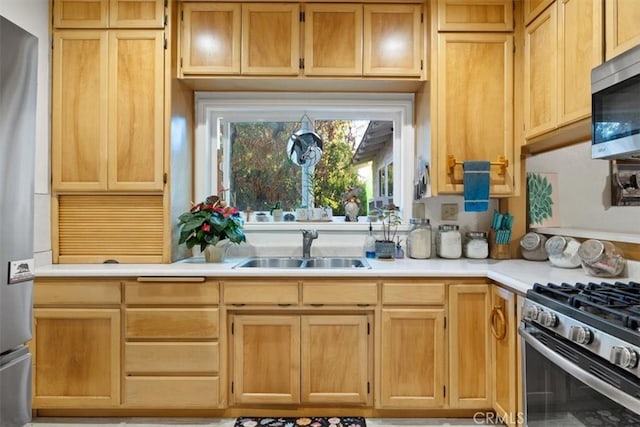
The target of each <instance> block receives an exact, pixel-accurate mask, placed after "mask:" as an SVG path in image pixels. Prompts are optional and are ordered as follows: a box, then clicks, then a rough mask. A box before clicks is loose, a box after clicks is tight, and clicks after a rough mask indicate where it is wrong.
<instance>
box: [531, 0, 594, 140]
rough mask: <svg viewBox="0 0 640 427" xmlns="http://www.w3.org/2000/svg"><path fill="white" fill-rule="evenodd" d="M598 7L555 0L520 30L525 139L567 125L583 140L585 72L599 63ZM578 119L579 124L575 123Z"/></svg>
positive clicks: (587, 97)
mask: <svg viewBox="0 0 640 427" xmlns="http://www.w3.org/2000/svg"><path fill="white" fill-rule="evenodd" d="M601 34H602V3H601V2H600V1H592V2H591V1H589V2H585V1H582V0H559V1H556V2H555V3H553V4H552V5H551V6H549V7H548V8H547V9H545V10H544V11H543V12H542V13H541V14H540V15H538V17H537V18H536V19H535V20H533V21H532V22H531V23H530V24H529V25H527V27H526V29H525V57H524V124H525V137H526V138H527V139H530V138H533V137H536V136H539V135H541V134H544V133H547V132H550V131H554V130H556V129H558V128H562V127H565V126H568V125H572V127H571V128H569V129H568V130H569V131H570V132H571V134H570V136H569V137H570V138H573V139H579V138H581V137H582V138H588V137H589V136H590V127H589V123H588V122H589V120H588V118H589V117H590V116H591V69H592V68H593V67H595V66H597V65H599V64H600V63H602V36H601ZM580 120H582V123H581V124H576V122H578V121H580Z"/></svg>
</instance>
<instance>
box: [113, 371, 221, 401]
mask: <svg viewBox="0 0 640 427" xmlns="http://www.w3.org/2000/svg"><path fill="white" fill-rule="evenodd" d="M218 382H219V380H218V377H155V376H154V377H125V379H124V396H123V398H124V404H125V405H126V406H128V407H147V406H150V407H154V408H215V407H217V406H218Z"/></svg>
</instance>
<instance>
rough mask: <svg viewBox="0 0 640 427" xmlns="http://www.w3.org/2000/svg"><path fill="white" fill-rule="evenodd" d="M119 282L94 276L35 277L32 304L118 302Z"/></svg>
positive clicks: (111, 303)
mask: <svg viewBox="0 0 640 427" xmlns="http://www.w3.org/2000/svg"><path fill="white" fill-rule="evenodd" d="M121 299H122V298H121V295H120V282H119V281H117V280H101V279H96V278H91V277H89V278H79V279H77V278H64V279H51V278H37V279H36V281H35V286H34V290H33V303H34V305H82V306H88V305H102V304H109V305H113V304H120V301H121Z"/></svg>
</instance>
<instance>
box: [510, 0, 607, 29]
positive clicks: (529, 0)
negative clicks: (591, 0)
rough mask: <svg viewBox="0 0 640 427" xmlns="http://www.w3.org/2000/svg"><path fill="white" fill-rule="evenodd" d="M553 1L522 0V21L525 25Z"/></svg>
mask: <svg viewBox="0 0 640 427" xmlns="http://www.w3.org/2000/svg"><path fill="white" fill-rule="evenodd" d="M554 1H555V0H524V2H523V8H524V23H525V24H526V25H529V24H530V23H531V21H533V20H534V19H535V17H536V16H538V15H540V12H542V11H543V10H545V9H546V8H547V6H549V5H550V4H551V3H553V2H554ZM598 1H600V0H598Z"/></svg>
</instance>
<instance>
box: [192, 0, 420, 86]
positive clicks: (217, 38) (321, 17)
mask: <svg viewBox="0 0 640 427" xmlns="http://www.w3.org/2000/svg"><path fill="white" fill-rule="evenodd" d="M181 6H182V13H181V20H180V25H181V28H180V36H181V43H180V67H179V74H180V75H181V76H183V77H184V76H186V77H189V76H197V75H209V76H225V75H226V76H230V75H242V76H255V75H263V76H296V77H297V76H333V77H354V76H356V77H362V76H372V77H377V76H382V77H408V78H420V77H422V75H423V71H422V68H423V50H424V38H425V31H424V24H423V13H422V5H421V4H392V5H385V4H364V5H363V4H346V3H345V4H342V3H338V4H335V3H331V4H324V3H307V4H302V5H301V4H299V3H213V2H197V3H196V2H193V3H189V2H186V3H182V5H181Z"/></svg>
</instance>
